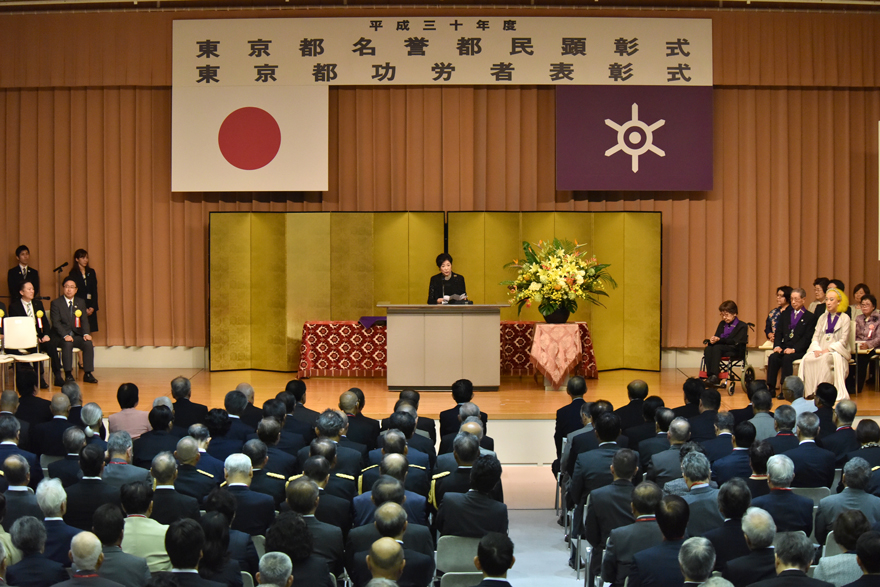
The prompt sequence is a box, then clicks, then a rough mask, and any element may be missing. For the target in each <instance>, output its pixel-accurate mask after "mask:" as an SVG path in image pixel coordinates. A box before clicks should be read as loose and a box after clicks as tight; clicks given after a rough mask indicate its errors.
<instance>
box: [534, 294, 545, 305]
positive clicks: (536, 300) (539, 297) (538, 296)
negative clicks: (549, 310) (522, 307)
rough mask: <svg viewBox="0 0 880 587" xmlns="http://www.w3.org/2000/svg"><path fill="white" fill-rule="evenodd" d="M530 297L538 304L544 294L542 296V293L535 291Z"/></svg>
mask: <svg viewBox="0 0 880 587" xmlns="http://www.w3.org/2000/svg"><path fill="white" fill-rule="evenodd" d="M532 299H533V300H535V303H536V304H540V303H541V301H543V299H544V296H542V295H541V294H539V293H536V294H535V295H534V297H533V298H532Z"/></svg>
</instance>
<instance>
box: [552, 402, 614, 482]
mask: <svg viewBox="0 0 880 587" xmlns="http://www.w3.org/2000/svg"><path fill="white" fill-rule="evenodd" d="M613 411H614V406H613V405H612V404H611V402H609V401H606V400H602V399H600V400H596V401H594V402H592V403H591V404H590V421H591V422H592V424H593V432H594V433H593V434H589V433H587V434H580V435H577V436H575V437H574V440H573V441H572V443H571V451H569V456H568V468H567V469H566V471H565V472H566V473H568V476H569V477H571V476H573V475H574V466H575V463H576V462H577V457H578V456H579V455H581V454H583V453H585V452H588V451H591V450H595V449H597V448H599V439H598V436H596V434H595V428H596V420H597V419H598V418H599V416H601V415H602V414H604V413H606V412H608V413H611V412H613ZM615 442H617V445H618V447H619V448H628V447H629V439H628V438H626V437H625V436H621V435H620V434H618V436H617V438H616V439H615Z"/></svg>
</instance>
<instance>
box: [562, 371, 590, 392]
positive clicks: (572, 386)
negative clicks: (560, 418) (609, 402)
mask: <svg viewBox="0 0 880 587" xmlns="http://www.w3.org/2000/svg"><path fill="white" fill-rule="evenodd" d="M565 391H566V392H568V395H570V396H571V397H584V394H585V393H587V380H586V379H584V378H583V377H581V376H580V375H574V376H572V378H571V379H569V380H568V383H567V384H566V385H565Z"/></svg>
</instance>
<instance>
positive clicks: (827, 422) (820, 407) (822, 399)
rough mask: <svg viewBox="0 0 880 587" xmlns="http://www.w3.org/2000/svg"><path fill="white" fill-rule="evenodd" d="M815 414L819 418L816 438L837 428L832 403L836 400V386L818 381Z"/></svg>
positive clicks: (831, 432) (826, 434)
mask: <svg viewBox="0 0 880 587" xmlns="http://www.w3.org/2000/svg"><path fill="white" fill-rule="evenodd" d="M813 402H814V403H815V405H816V411H815V414H816V416H817V417H818V418H819V434H818V438H820V439H824V438H825V437H826V436H830V435H831V434H833V433H834V431H835V430H836V429H837V425H836V424H835V423H834V404H835V403H836V402H837V388H836V387H834V385H832V384H831V383H820V384H819V385H817V386H816V397H815V399H814V400H813ZM798 415H800V414H798Z"/></svg>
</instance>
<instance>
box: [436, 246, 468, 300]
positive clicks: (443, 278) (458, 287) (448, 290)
mask: <svg viewBox="0 0 880 587" xmlns="http://www.w3.org/2000/svg"><path fill="white" fill-rule="evenodd" d="M437 267H439V268H440V273H438V274H437V275H434V276H433V277H431V283H430V285H429V286H428V303H429V304H444V303H446V301H447V300H448V298H447V299H444V298H446V296H454V295H465V287H464V277H462V276H461V275H459V274H458V273H453V272H452V257H451V256H450V255H449V254H448V253H440V254H439V255H437ZM465 299H467V297H466V295H465Z"/></svg>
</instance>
